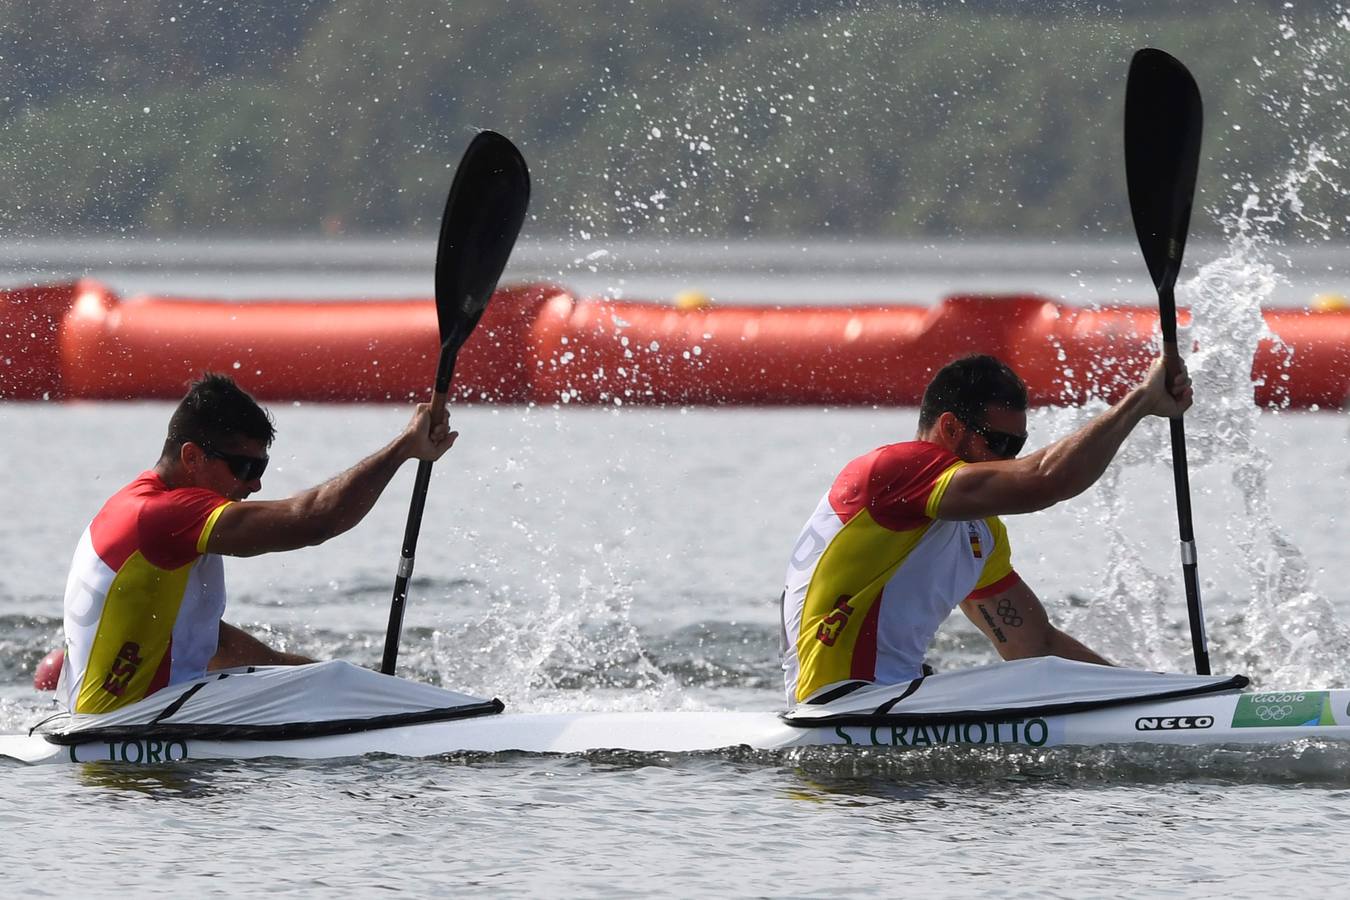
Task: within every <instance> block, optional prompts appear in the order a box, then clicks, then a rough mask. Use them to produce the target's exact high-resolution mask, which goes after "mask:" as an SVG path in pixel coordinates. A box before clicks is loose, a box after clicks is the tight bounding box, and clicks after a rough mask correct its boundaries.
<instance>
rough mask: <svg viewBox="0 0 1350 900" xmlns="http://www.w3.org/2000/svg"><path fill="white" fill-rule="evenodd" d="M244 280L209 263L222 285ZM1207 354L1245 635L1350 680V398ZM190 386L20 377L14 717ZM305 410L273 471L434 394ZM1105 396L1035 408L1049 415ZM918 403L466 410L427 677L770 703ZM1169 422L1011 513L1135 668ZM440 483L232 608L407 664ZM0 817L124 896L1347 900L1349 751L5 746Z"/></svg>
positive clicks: (1205, 507)
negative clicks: (827, 535)
mask: <svg viewBox="0 0 1350 900" xmlns="http://www.w3.org/2000/svg"><path fill="white" fill-rule="evenodd" d="M212 277H213V278H215V279H216V280H215V281H212V280H211V278H207V279H205V280H204V281H201V282H200V284H201V286H202V288H203V289H202V290H198V291H195V293H199V294H206V295H215V296H220V295H225V294H227V293H228V291H227V290H226V288H227V284H226V283H225V282H222V281H221V280H220V276H218V275H217V276H212ZM258 277H260V278H261V277H262V276H258ZM296 277H298V276H296ZM666 277H667V281H666V282H665V284H666V286H667V287H668V288H672V289H673V287H674V286H675V284H676V282H678V281H683V280H684V276H680V277H678V278H672V277H671V276H666ZM1012 277H1013V276H1008V279H1006V280H1008V281H1009V283H1008V286H1009V287H1010V288H1015V287H1024V286H1025V285H1022V284H1014V283H1011V278H1012ZM330 284H331V283H330ZM124 289H127V288H124ZM175 290H177V291H179V292H181V291H183V290H184V288H183V287H182V286H181V285H177V286H175ZM773 290H774V286H773V285H768V286H767V287H766V288H765V289H764V293H765V296H768V295H769V294H770V293H771V292H772V291H773ZM671 292H673V290H672V291H671ZM311 293H313V292H311ZM1143 296H1147V295H1146V294H1145V295H1143ZM1252 299H1253V298H1251V297H1248V300H1252ZM1256 299H1259V298H1256ZM1222 327H1223V328H1225V329H1227V331H1225V332H1224V333H1225V334H1228V333H1233V334H1236V333H1237V331H1240V329H1237V330H1235V329H1233V327H1232V326H1231V325H1230V324H1227V323H1222ZM1196 364H1197V384H1198V386H1199V389H1200V392H1201V396H1202V403H1201V406H1200V407H1198V408H1197V409H1196V410H1195V412H1194V413H1193V414H1192V415H1191V416H1190V417H1188V421H1187V427H1188V437H1189V438H1190V441H1191V446H1192V453H1193V462H1192V465H1193V469H1192V478H1193V482H1194V483H1193V491H1194V498H1195V501H1194V502H1195V518H1196V529H1197V540H1198V543H1199V547H1200V553H1201V560H1200V571H1201V574H1202V578H1203V590H1204V593H1205V599H1206V606H1207V611H1208V619H1209V623H1210V632H1211V640H1212V653H1213V656H1214V662H1215V668H1216V670H1218V671H1230V672H1231V671H1243V672H1246V673H1248V674H1250V675H1251V676H1252V677H1253V678H1254V679H1255V680H1256V681H1257V683H1258V684H1260V685H1262V686H1265V687H1272V688H1273V687H1327V686H1336V687H1344V686H1347V684H1350V669H1347V667H1346V664H1345V660H1346V658H1347V656H1350V639H1347V630H1346V626H1345V624H1344V623H1345V619H1346V614H1347V612H1350V597H1347V595H1346V592H1345V590H1344V587H1343V586H1344V585H1345V584H1348V583H1350V554H1347V553H1346V552H1345V545H1346V536H1347V534H1348V533H1350V532H1348V531H1347V528H1350V523H1347V522H1346V520H1345V516H1344V510H1346V509H1347V507H1348V506H1350V453H1347V438H1350V420H1347V418H1346V417H1345V415H1344V414H1342V413H1340V412H1321V413H1297V414H1274V413H1262V414H1257V413H1255V412H1254V411H1251V410H1250V409H1249V408H1246V409H1244V408H1243V407H1242V406H1241V399H1240V394H1241V391H1237V392H1236V393H1234V391H1233V389H1232V388H1231V387H1230V386H1229V385H1230V380H1229V376H1231V375H1232V368H1231V363H1227V362H1225V361H1223V360H1221V359H1213V358H1205V359H1198V360H1196ZM1225 367H1228V368H1225ZM1239 368H1240V367H1239ZM169 409H170V407H169V406H168V405H166V404H160V403H135V404H66V405H49V404H0V459H2V460H4V467H3V469H2V470H0V496H3V498H4V500H5V503H6V506H7V507H8V509H9V511H10V512H9V515H7V516H5V517H3V518H2V519H0V563H2V564H0V730H3V731H13V730H18V729H20V728H22V727H24V726H25V725H27V724H28V723H30V722H31V721H32V720H34V719H35V718H37V717H38V716H39V715H41V714H42V713H43V712H44V711H45V710H46V709H47V705H46V704H47V702H48V700H47V698H46V697H45V696H43V695H39V694H37V693H35V692H34V691H33V690H32V689H31V687H30V679H31V670H32V666H33V665H34V664H35V663H36V662H37V660H38V659H39V658H40V657H41V656H42V655H43V654H44V653H45V652H46V651H47V650H48V649H50V648H51V647H52V646H54V645H56V644H57V643H58V642H59V633H60V612H61V605H60V592H61V590H62V588H63V585H64V579H65V571H66V566H67V563H68V560H69V556H70V553H71V550H72V549H73V547H74V544H75V541H76V540H77V538H78V537H79V534H80V532H81V530H82V529H83V528H84V526H85V524H86V523H87V521H88V519H89V517H90V516H91V515H92V514H93V513H94V512H95V511H96V510H97V508H98V506H99V505H100V503H101V502H102V501H103V499H104V498H105V497H106V496H107V495H108V494H110V493H111V492H112V491H114V490H116V489H117V488H118V487H120V486H121V485H122V484H123V483H125V482H126V481H127V480H129V479H130V478H131V477H133V476H134V475H135V474H136V473H138V472H139V471H140V470H142V469H143V468H145V467H147V466H148V465H149V464H150V463H151V462H153V459H154V457H155V456H156V454H157V451H158V446H159V443H160V441H161V440H162V438H161V435H162V433H163V428H164V424H165V421H166V419H167V416H168V413H169ZM273 412H274V414H275V416H276V418H277V422H278V426H279V430H280V434H279V438H278V441H277V444H276V445H275V447H274V457H273V458H274V460H275V462H274V464H273V467H272V468H271V469H269V472H268V475H267V478H266V480H265V482H264V496H282V495H285V494H287V493H290V492H292V491H294V490H298V489H301V488H303V487H307V486H309V485H310V484H312V483H314V482H316V481H318V480H320V479H322V478H324V477H327V476H329V475H332V474H334V473H336V472H338V471H340V470H341V469H342V468H344V467H345V466H346V465H348V464H350V463H351V462H352V461H354V460H355V459H356V458H357V457H358V456H360V455H361V454H364V453H366V452H368V451H370V450H373V449H375V448H376V447H377V446H379V445H380V444H381V443H383V442H384V441H385V440H387V439H388V438H389V437H391V436H392V435H393V434H394V433H395V432H396V430H397V429H398V428H400V427H401V425H402V424H403V422H404V420H405V418H406V415H407V411H406V410H403V409H400V408H396V407H381V406H317V405H309V404H306V405H289V404H278V405H276V406H274V407H273ZM1088 412H1090V411H1083V410H1040V411H1036V412H1035V413H1034V414H1033V415H1032V421H1031V426H1032V440H1031V443H1032V445H1033V446H1035V445H1039V444H1041V443H1043V442H1045V441H1048V440H1051V439H1053V438H1055V437H1057V436H1059V435H1061V434H1064V433H1066V432H1067V431H1068V430H1069V429H1071V428H1072V427H1074V426H1075V425H1076V424H1078V423H1080V422H1081V421H1083V420H1084V417H1085V416H1086V415H1087V414H1088ZM914 419H915V415H914V411H913V410H903V409H899V410H897V409H881V410H866V409H861V410H860V409H853V410H837V409H831V410H823V409H819V408H810V409H777V410H708V409H688V410H681V409H628V408H625V409H623V410H622V411H617V410H600V409H572V408H568V409H551V408H534V409H523V408H486V407H471V408H462V409H457V410H455V412H454V420H455V422H456V423H457V427H459V429H460V430H461V433H462V437H461V440H460V443H459V444H458V445H457V446H456V448H455V450H454V451H452V453H451V455H450V456H448V457H447V458H446V460H445V461H444V462H443V463H442V464H440V465H438V466H437V470H436V475H435V477H434V479H433V483H432V489H431V495H430V498H429V500H428V505H427V512H426V518H425V521H424V525H423V531H422V537H421V543H420V544H419V547H418V567H417V575H416V578H415V580H414V585H413V590H412V596H411V598H410V607H409V611H408V619H407V628H406V631H405V640H404V645H403V647H404V649H403V655H402V657H401V660H400V663H401V666H402V667H403V671H404V673H405V674H408V675H410V676H412V677H417V678H422V679H426V680H431V681H435V682H439V683H444V684H446V685H449V686H453V687H456V688H458V689H462V690H466V691H469V692H472V693H477V694H483V695H494V696H498V697H501V698H502V699H503V700H504V701H505V702H506V703H507V705H508V707H509V708H511V709H515V710H520V711H526V710H567V709H572V710H575V709H606V710H638V709H669V708H687V709H776V708H778V706H779V704H780V697H779V691H780V684H781V677H780V674H779V670H778V667H777V641H778V637H777V608H776V603H775V601H776V597H777V594H778V590H779V580H780V578H781V575H782V569H783V565H784V560H785V557H786V554H787V552H788V551H789V549H790V547H791V545H792V542H793V539H794V538H795V536H796V534H797V529H798V527H799V525H800V524H801V521H802V520H803V519H804V517H805V516H806V515H807V514H808V513H809V512H810V510H811V509H812V508H813V507H814V505H815V503H816V500H817V499H818V497H819V495H820V493H821V492H822V491H823V490H824V489H825V487H826V486H827V485H828V483H829V481H830V478H831V476H832V475H833V474H834V472H835V471H836V470H837V469H838V468H839V467H840V466H842V465H843V463H845V462H846V461H847V460H848V459H850V458H852V457H853V456H854V455H857V454H858V453H861V452H865V451H866V450H868V449H871V448H872V447H874V446H876V445H878V444H880V443H884V442H889V441H892V440H897V439H904V438H908V437H909V436H911V435H912V433H913V429H914ZM1166 440H1167V438H1166V432H1165V429H1163V428H1161V427H1147V428H1141V429H1140V430H1139V431H1138V432H1137V433H1136V434H1135V436H1134V437H1133V438H1132V439H1131V441H1130V442H1129V444H1128V445H1127V447H1126V450H1125V452H1124V453H1123V454H1122V458H1121V460H1120V462H1119V463H1118V464H1117V465H1115V466H1113V468H1112V470H1111V471H1110V472H1109V473H1108V475H1107V477H1106V478H1105V479H1104V480H1103V482H1102V483H1101V484H1100V485H1099V487H1098V488H1095V489H1094V490H1092V491H1090V492H1089V493H1087V494H1085V495H1083V496H1082V497H1080V498H1078V499H1076V500H1074V501H1072V502H1071V503H1069V504H1066V505H1064V506H1063V507H1060V508H1057V509H1055V510H1052V511H1049V512H1047V513H1043V514H1039V515H1036V516H1026V517H1017V518H1013V519H1011V520H1010V521H1009V530H1010V533H1011V536H1012V540H1013V548H1014V562H1015V564H1016V565H1017V568H1018V569H1019V571H1020V572H1021V573H1022V574H1023V576H1024V577H1025V578H1026V579H1027V580H1028V582H1029V583H1031V584H1032V585H1033V586H1034V587H1035V588H1036V589H1037V591H1038V592H1039V593H1040V594H1041V596H1042V597H1043V598H1044V600H1045V602H1046V604H1047V606H1048V607H1049V608H1050V610H1051V614H1052V616H1053V617H1054V618H1055V619H1056V620H1057V621H1058V622H1060V623H1061V624H1062V625H1064V626H1065V627H1066V628H1067V629H1069V630H1071V631H1072V632H1073V633H1075V634H1078V635H1080V636H1083V637H1084V639H1085V640H1087V641H1088V642H1089V643H1091V644H1092V645H1094V646H1095V647H1096V648H1097V649H1099V650H1100V651H1102V652H1104V653H1105V654H1106V655H1108V656H1110V657H1112V658H1113V659H1115V660H1117V661H1120V662H1123V663H1130V664H1135V665H1142V666H1149V667H1156V668H1171V669H1181V670H1184V669H1186V668H1187V666H1188V664H1189V659H1188V655H1189V644H1188V638H1187V635H1186V630H1185V629H1186V626H1185V605H1184V595H1183V591H1182V588H1181V579H1180V572H1179V564H1178V561H1177V550H1176V540H1175V529H1176V520H1175V512H1174V508H1173V506H1172V487H1171V474H1170V470H1169V469H1168V466H1167V462H1166V461H1167V458H1168V454H1167V443H1166ZM411 484H412V467H411V466H409V467H406V468H405V471H403V472H402V473H400V476H399V478H398V479H397V480H396V481H395V482H394V484H393V485H391V487H390V488H389V490H388V492H387V493H386V495H385V497H384V498H383V499H382V501H381V502H380V504H379V505H378V506H377V507H376V509H375V511H374V512H373V513H372V514H371V515H370V516H369V517H368V518H367V520H366V521H365V522H364V523H362V525H360V526H359V527H358V528H357V529H355V530H354V531H352V532H350V533H349V534H347V535H344V536H342V537H341V538H338V539H337V540H335V541H333V542H331V543H330V544H328V545H325V546H323V547H318V548H313V549H310V550H306V551H303V552H298V553H294V554H287V555H284V556H275V557H262V558H258V559H252V560H230V561H228V562H227V577H228V581H229V585H230V591H231V597H230V605H229V610H228V616H227V618H229V619H230V620H231V621H234V622H238V623H241V624H243V625H245V626H246V627H248V628H250V629H252V630H254V631H256V632H258V633H260V634H262V635H264V636H266V637H267V638H268V639H269V640H272V641H274V642H276V643H279V644H283V645H285V646H287V647H291V648H296V649H298V650H300V651H302V652H306V653H310V654H313V655H317V656H326V657H342V658H346V659H350V660H352V661H354V662H357V663H361V664H364V665H371V666H374V665H376V664H377V662H378V658H379V654H380V649H381V645H382V641H383V634H384V623H385V618H386V616H387V609H388V606H387V604H388V597H389V593H390V589H391V586H392V582H393V576H394V571H395V565H396V560H397V557H398V544H399V541H400V538H401V534H402V524H403V520H404V517H405V516H406V511H407V501H408V497H409V495H410V492H411ZM957 618H960V617H957ZM932 658H933V661H934V662H935V663H936V664H937V665H938V666H939V667H940V668H957V667H961V666H967V665H973V664H980V663H984V662H989V661H992V660H993V652H992V650H991V649H990V648H989V646H988V645H987V643H985V642H984V641H983V639H982V638H980V637H979V636H978V635H977V633H976V632H975V631H974V629H973V627H971V626H970V625H968V624H967V623H966V622H964V620H961V621H958V620H957V619H956V618H954V619H952V620H951V621H949V623H948V625H947V626H945V628H944V631H943V632H942V633H941V635H940V636H939V639H938V642H937V644H936V646H935V648H934V652H933V654H932ZM1343 803H1345V804H1347V805H1346V806H1342V804H1343ZM0 829H2V830H3V834H4V836H5V837H4V841H3V849H2V850H0V859H2V860H3V867H4V871H5V881H6V884H7V886H8V887H9V889H10V890H11V891H12V892H15V893H18V892H20V891H22V892H23V893H25V894H28V895H35V896H42V895H64V894H69V893H70V892H71V890H70V887H69V885H70V884H71V881H70V880H69V879H70V874H69V873H70V868H69V867H70V865H71V860H72V859H78V860H79V867H80V868H79V871H80V873H81V875H82V876H92V881H91V883H92V884H95V885H97V887H95V888H93V889H92V893H95V894H98V893H105V894H113V893H116V894H125V893H129V892H133V891H134V892H138V893H146V894H186V893H210V894H224V893H242V892H261V891H268V892H272V893H280V894H292V895H315V894H320V893H329V892H333V891H335V890H345V891H354V890H363V891H365V890H370V889H378V888H385V889H390V888H392V889H405V890H409V891H412V892H415V893H419V894H432V893H435V894H445V893H455V894H469V893H472V894H486V893H489V892H499V891H509V892H512V893H518V894H567V895H583V896H615V897H621V896H630V895H633V894H639V893H641V894H660V895H690V894H698V895H707V894H737V895H748V896H782V895H792V896H825V895H835V896H838V895H844V894H895V893H916V892H922V893H925V894H930V895H937V896H972V897H973V896H979V897H988V896H991V895H997V896H1037V897H1040V896H1065V897H1082V896H1113V897H1114V896H1120V895H1122V894H1127V895H1128V894H1163V893H1165V894H1169V895H1174V896H1180V897H1208V896H1215V895H1220V894H1223V895H1239V896H1257V895H1265V894H1269V893H1271V892H1273V891H1276V890H1280V889H1288V887H1289V886H1290V885H1291V884H1297V885H1298V887H1299V889H1300V890H1302V891H1306V892H1309V893H1310V894H1313V895H1317V894H1326V893H1330V892H1331V891H1333V890H1336V889H1339V888H1340V886H1341V884H1342V883H1343V882H1344V880H1345V878H1346V876H1347V875H1348V874H1350V852H1347V851H1346V850H1345V849H1344V848H1345V847H1346V846H1347V838H1348V837H1350V750H1347V749H1343V748H1340V747H1336V746H1331V745H1322V744H1316V743H1303V744H1295V745H1291V746H1288V747H1283V748H1275V749H1268V750H1231V749H1223V748H1220V749H1212V750H1205V751H1183V750H1175V749H1173V750H1164V749H1158V748H1147V747H1123V748H1114V749H1095V750H1074V749H1063V750H1054V751H1035V750H1026V749H1022V750H1017V749H991V750H978V751H974V750H970V749H960V748H937V749H934V750H932V751H910V752H905V753H895V752H883V751H875V750H855V751H845V750H838V749H834V750H811V751H800V752H790V753H782V754H762V753H751V752H748V751H744V750H731V751H727V752H724V753H718V754H699V755H687V756H681V755H636V754H616V753H611V752H600V753H594V754H590V755H581V756H569V757H537V756H524V755H515V754H504V755H496V756H487V757H462V756H449V757H445V758H437V759H424V760H406V759H392V758H376V759H361V760H344V761H336V762H325V763H291V762H260V763H247V764H223V765H221V764H208V763H187V764H179V765H172V766H164V767H151V768H127V767H119V766H114V765H86V766H82V767H72V766H62V767H50V768H41V767H35V768H28V767H22V766H18V765H4V764H0ZM80 892H81V893H88V892H90V890H89V889H87V888H86V887H84V886H82V887H81V888H80Z"/></svg>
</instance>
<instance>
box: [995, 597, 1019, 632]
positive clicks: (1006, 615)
mask: <svg viewBox="0 0 1350 900" xmlns="http://www.w3.org/2000/svg"><path fill="white" fill-rule="evenodd" d="M998 614H999V616H1000V617H1001V618H1002V619H1003V624H1004V625H1010V626H1012V627H1013V628H1016V627H1018V626H1019V625H1021V624H1022V617H1021V616H1019V615H1018V614H1017V607H1015V606H1013V605H1012V601H1011V600H1009V599H1008V598H1007V597H1004V598H1003V599H1002V600H1000V601H998Z"/></svg>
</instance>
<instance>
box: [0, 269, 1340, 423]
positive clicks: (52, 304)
mask: <svg viewBox="0 0 1350 900" xmlns="http://www.w3.org/2000/svg"><path fill="white" fill-rule="evenodd" d="M1180 315H1181V319H1182V324H1183V325H1184V324H1185V320H1186V318H1187V316H1186V314H1185V312H1184V311H1181V314H1180ZM1264 316H1265V321H1266V325H1267V326H1268V327H1269V329H1270V331H1271V334H1272V337H1271V338H1268V339H1266V340H1263V341H1262V342H1261V343H1260V344H1259V345H1258V347H1257V351H1256V358H1255V361H1254V363H1253V366H1252V379H1253V392H1254V397H1255V400H1256V402H1257V403H1259V404H1261V405H1263V406H1276V407H1290V408H1307V407H1313V406H1317V407H1322V408H1339V407H1342V406H1344V405H1345V403H1346V399H1347V394H1348V393H1350V310H1347V309H1334V308H1333V309H1328V310H1325V311H1320V310H1319V311H1316V312H1313V311H1308V310H1302V309H1276V310H1267V311H1265V313H1264ZM1157 323H1158V316H1157V310H1156V309H1155V308H1152V307H1143V306H1115V307H1105V308H1095V309H1088V308H1080V307H1075V306H1070V305H1066V304H1060V303H1055V302H1053V301H1050V300H1048V299H1046V298H1044V297H1037V296H1034V295H1028V294H1009V295H987V294H980V295H957V296H953V297H948V298H946V299H945V300H943V301H942V302H940V303H938V304H935V305H932V306H918V305H898V304H894V305H880V304H873V305H857V306H792V307H773V306H761V305H756V306H748V305H740V306H733V305H718V304H715V303H711V302H708V301H706V300H705V299H704V298H701V297H695V298H689V297H686V298H684V299H683V300H682V301H681V302H680V303H678V304H676V305H667V304H661V303H647V302H639V301H617V300H608V299H603V298H597V299H579V298H577V297H575V296H574V295H572V294H571V293H569V292H568V291H566V290H564V289H562V288H559V287H557V286H555V285H551V284H526V285H517V286H514V287H508V288H504V289H502V290H499V291H497V293H496V294H495V295H494V297H493V300H492V302H491V303H490V304H489V305H488V308H487V311H486V313H485V314H484V315H483V318H482V320H481V322H480V323H479V325H478V328H477V329H476V330H475V331H474V333H473V336H472V337H471V338H470V339H469V341H468V342H467V343H466V344H465V345H464V348H463V350H462V351H461V353H460V356H459V361H458V365H457V367H456V370H455V374H456V378H455V383H454V389H453V394H454V397H455V399H457V400H460V401H466V400H467V401H470V402H486V403H541V404H554V403H558V404H564V403H580V404H610V405H631V404H681V405H683V404H690V405H695V404H697V405H714V406H716V405H745V404H756V405H850V406H873V405H876V406H913V405H916V404H917V403H918V402H919V399H920V396H921V393H922V391H923V388H924V386H925V385H926V384H927V382H928V380H929V379H930V378H931V377H932V375H933V373H934V372H936V371H937V370H938V369H939V368H940V367H941V366H943V365H944V364H946V363H947V362H950V361H951V360H952V359H955V358H956V357H958V356H961V355H963V354H967V353H990V354H993V355H995V356H999V357H1001V358H1002V359H1004V360H1005V361H1007V362H1008V363H1010V364H1011V365H1012V366H1013V368H1015V369H1016V370H1017V371H1018V373H1019V374H1020V375H1021V376H1022V378H1023V379H1024V380H1025V381H1026V383H1027V388H1028V390H1029V393H1030V399H1031V402H1032V403H1033V404H1036V405H1047V404H1050V405H1065V404H1067V405H1072V404H1078V403H1082V402H1083V401H1084V400H1086V399H1088V398H1090V397H1100V398H1102V399H1105V400H1108V401H1113V400H1115V399H1117V398H1119V397H1120V396H1121V395H1122V394H1123V393H1124V392H1125V391H1126V390H1127V389H1128V388H1129V387H1130V385H1132V384H1134V383H1136V382H1137V381H1138V380H1139V379H1140V378H1141V377H1143V374H1144V372H1145V371H1146V370H1147V368H1148V364H1149V361H1150V360H1151V359H1152V358H1153V356H1154V355H1155V354H1156V353H1157V352H1158V351H1157V347H1158V337H1157ZM438 354H439V338H438V327H437V320H436V310H435V305H434V304H433V303H432V301H431V300H406V299H404V300H332V301H326V300H305V301H283V300H272V301H266V300H262V301H247V302H245V301H239V302H227V301H217V300H203V299H182V298H172V297H134V298H131V299H129V300H126V301H122V300H119V299H118V298H117V297H115V296H113V295H112V294H111V293H109V291H108V290H107V289H106V288H105V287H104V286H103V285H101V284H99V283H98V282H95V281H90V280H83V281H78V282H73V283H69V284H64V285H51V286H47V287H37V288H24V289H19V290H13V291H0V399H14V400H41V399H65V398H69V399H116V400H123V399H140V398H159V399H166V400H172V399H177V398H178V397H181V396H182V394H183V391H184V390H185V389H186V386H187V384H188V382H190V381H191V380H192V379H194V378H196V377H197V376H199V375H200V374H201V373H202V372H203V371H206V370H214V371H219V372H224V373H225V374H228V375H232V376H234V377H235V379H236V380H237V381H238V382H239V383H240V384H241V385H242V386H243V387H244V388H245V389H246V390H248V391H250V392H251V393H253V394H254V395H256V396H257V397H259V398H260V399H263V400H321V401H337V402H361V401H364V402H371V401H392V402H408V401H410V400H414V399H421V398H422V397H423V395H424V394H425V393H426V384H425V382H426V378H427V372H429V371H434V370H435V367H436V359H437V356H438Z"/></svg>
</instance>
